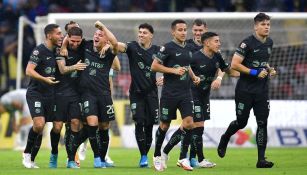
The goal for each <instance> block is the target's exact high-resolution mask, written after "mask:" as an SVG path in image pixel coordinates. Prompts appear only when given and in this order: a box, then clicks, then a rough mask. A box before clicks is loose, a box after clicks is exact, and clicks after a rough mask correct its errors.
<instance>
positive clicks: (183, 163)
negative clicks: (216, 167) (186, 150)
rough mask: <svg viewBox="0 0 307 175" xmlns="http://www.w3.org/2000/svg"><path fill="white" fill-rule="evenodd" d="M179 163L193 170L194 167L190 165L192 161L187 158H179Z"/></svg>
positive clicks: (186, 168)
mask: <svg viewBox="0 0 307 175" xmlns="http://www.w3.org/2000/svg"><path fill="white" fill-rule="evenodd" d="M177 165H180V167H181V168H183V169H184V170H186V171H193V168H192V167H191V165H190V161H189V160H188V159H187V158H184V159H180V160H178V162H177Z"/></svg>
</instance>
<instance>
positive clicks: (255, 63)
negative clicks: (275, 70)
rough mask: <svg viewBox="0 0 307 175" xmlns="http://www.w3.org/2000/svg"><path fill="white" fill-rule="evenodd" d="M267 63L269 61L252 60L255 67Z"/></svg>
mask: <svg viewBox="0 0 307 175" xmlns="http://www.w3.org/2000/svg"><path fill="white" fill-rule="evenodd" d="M267 64H268V63H267V62H259V61H258V60H255V61H253V62H252V65H253V67H265V66H266V65H267Z"/></svg>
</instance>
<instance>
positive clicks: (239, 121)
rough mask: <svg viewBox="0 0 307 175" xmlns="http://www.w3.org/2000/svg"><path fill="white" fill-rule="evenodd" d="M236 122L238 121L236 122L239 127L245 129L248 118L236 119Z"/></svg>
mask: <svg viewBox="0 0 307 175" xmlns="http://www.w3.org/2000/svg"><path fill="white" fill-rule="evenodd" d="M234 122H236V124H237V125H238V127H239V129H243V128H245V126H246V125H247V120H236V121H234Z"/></svg>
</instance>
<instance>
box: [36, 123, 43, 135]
mask: <svg viewBox="0 0 307 175" xmlns="http://www.w3.org/2000/svg"><path fill="white" fill-rule="evenodd" d="M44 126H45V124H43V123H36V125H33V131H34V132H36V133H42V132H43V130H44Z"/></svg>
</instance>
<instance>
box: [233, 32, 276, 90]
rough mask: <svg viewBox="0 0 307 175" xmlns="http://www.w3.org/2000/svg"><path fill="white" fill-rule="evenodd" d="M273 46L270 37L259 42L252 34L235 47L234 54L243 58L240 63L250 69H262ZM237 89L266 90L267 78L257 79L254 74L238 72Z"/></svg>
mask: <svg viewBox="0 0 307 175" xmlns="http://www.w3.org/2000/svg"><path fill="white" fill-rule="evenodd" d="M272 47H273V41H272V39H271V38H267V39H266V41H265V42H261V41H260V40H258V39H257V38H256V37H255V36H254V35H251V36H249V37H247V38H245V39H244V40H243V41H242V42H241V43H240V45H239V47H238V48H237V49H236V52H235V54H238V55H240V56H241V57H243V58H244V60H243V61H242V65H244V66H246V67H247V68H250V69H264V68H266V65H267V64H268V62H269V58H270V57H271V53H272ZM236 89H237V90H240V91H247V92H252V93H261V92H264V91H268V89H269V88H268V78H267V77H266V78H264V79H259V78H257V77H255V76H251V75H247V74H240V79H239V80H238V83H237V86H236Z"/></svg>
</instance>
